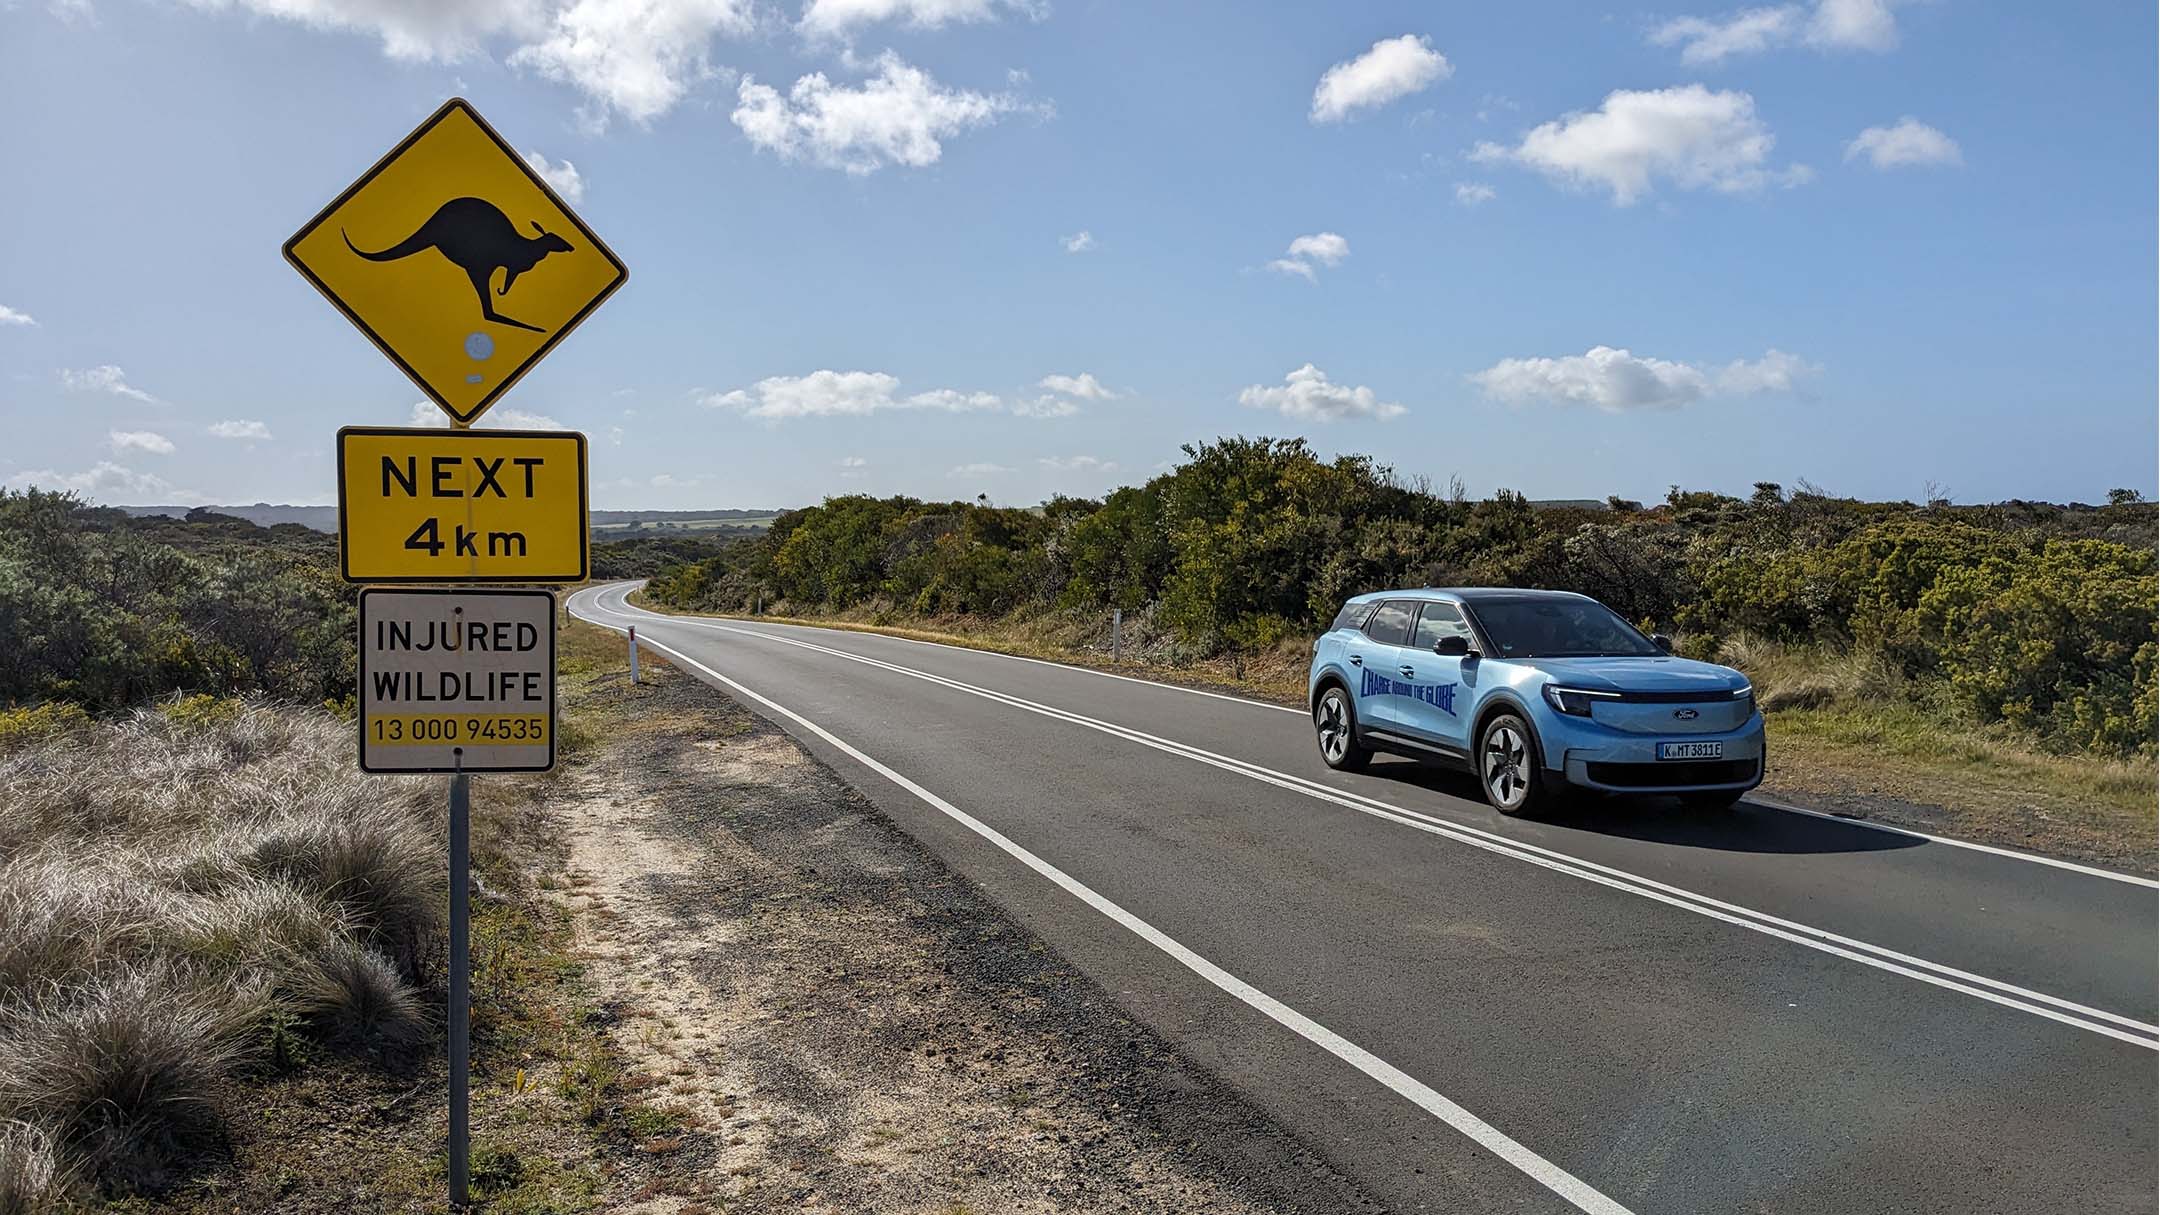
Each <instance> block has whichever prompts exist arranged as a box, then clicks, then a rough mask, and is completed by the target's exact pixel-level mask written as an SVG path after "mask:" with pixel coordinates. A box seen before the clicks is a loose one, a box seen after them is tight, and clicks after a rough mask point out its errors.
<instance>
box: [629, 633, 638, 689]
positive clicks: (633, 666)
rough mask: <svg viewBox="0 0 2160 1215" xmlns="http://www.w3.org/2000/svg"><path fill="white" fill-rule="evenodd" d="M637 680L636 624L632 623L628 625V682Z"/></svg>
mask: <svg viewBox="0 0 2160 1215" xmlns="http://www.w3.org/2000/svg"><path fill="white" fill-rule="evenodd" d="M637 681H638V677H637V626H636V625H634V624H633V625H631V626H630V682H631V683H636V682H637Z"/></svg>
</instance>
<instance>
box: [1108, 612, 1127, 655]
mask: <svg viewBox="0 0 2160 1215" xmlns="http://www.w3.org/2000/svg"><path fill="white" fill-rule="evenodd" d="M1124 632H1125V609H1124V608H1111V609H1110V661H1111V662H1113V663H1114V662H1116V661H1117V660H1118V651H1119V650H1120V649H1121V648H1123V643H1124V640H1125V638H1124Z"/></svg>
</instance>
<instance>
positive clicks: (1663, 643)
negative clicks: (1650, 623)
mask: <svg viewBox="0 0 2160 1215" xmlns="http://www.w3.org/2000/svg"><path fill="white" fill-rule="evenodd" d="M1650 640H1651V641H1654V642H1656V643H1657V648H1659V649H1661V650H1663V651H1665V652H1666V653H1668V654H1670V653H1672V638H1670V637H1667V636H1666V635H1665V634H1663V633H1652V634H1651V635H1650Z"/></svg>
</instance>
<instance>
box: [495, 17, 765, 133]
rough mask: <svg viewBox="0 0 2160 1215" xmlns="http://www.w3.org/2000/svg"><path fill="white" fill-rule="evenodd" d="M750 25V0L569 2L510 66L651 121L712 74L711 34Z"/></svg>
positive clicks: (738, 30) (519, 51)
mask: <svg viewBox="0 0 2160 1215" xmlns="http://www.w3.org/2000/svg"><path fill="white" fill-rule="evenodd" d="M751 24H752V23H751V8H750V4H749V3H748V0H574V2H573V3H571V4H569V5H568V6H566V7H564V8H562V9H561V10H559V11H557V12H556V13H554V15H553V17H552V19H551V21H550V22H549V28H548V30H547V32H546V34H545V35H544V36H542V37H541V38H540V40H539V41H537V42H533V43H530V44H528V45H526V46H522V47H519V48H518V49H517V51H516V52H515V53H513V54H512V55H511V56H510V63H511V65H512V66H514V67H521V68H530V69H532V70H533V71H535V72H538V73H539V74H540V75H542V76H544V77H546V78H547V79H549V80H554V81H557V82H559V83H562V84H569V85H574V86H575V87H577V88H578V89H579V90H581V91H582V92H584V93H585V94H586V95H587V96H589V97H591V98H593V99H594V100H595V101H597V102H599V103H600V104H601V105H602V106H604V107H607V108H608V109H611V110H613V111H615V112H618V113H620V114H623V115H624V116H626V117H628V118H629V119H631V120H632V121H634V122H650V121H651V120H653V119H654V118H657V117H659V116H660V115H662V114H665V113H667V112H668V111H669V110H672V109H674V108H675V106H676V103H678V102H680V101H681V100H682V99H683V96H684V95H685V94H686V93H688V92H689V91H690V87H691V86H692V85H694V84H696V83H697V82H698V81H701V80H705V79H708V78H710V77H711V76H713V75H714V74H715V73H714V70H713V67H712V63H711V61H710V59H709V57H708V53H709V48H710V46H711V43H712V39H713V37H714V36H715V35H718V34H745V33H748V32H749V31H750V29H751Z"/></svg>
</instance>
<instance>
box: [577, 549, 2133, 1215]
mask: <svg viewBox="0 0 2160 1215" xmlns="http://www.w3.org/2000/svg"><path fill="white" fill-rule="evenodd" d="M631 585H632V584H627V583H623V584H614V585H611V586H607V587H600V588H594V589H591V590H587V591H582V592H579V593H578V594H577V595H576V596H574V597H573V598H572V601H571V605H570V607H571V611H572V612H573V614H575V615H578V616H580V617H582V618H584V619H588V620H592V621H594V622H596V623H599V624H603V625H606V626H608V627H611V628H615V629H618V630H620V629H622V628H624V627H626V626H629V625H632V624H635V625H636V627H637V629H638V635H639V638H640V640H641V641H643V642H648V643H651V645H652V646H653V647H654V648H657V649H659V650H660V651H661V652H662V653H664V654H667V655H668V656H670V657H672V658H674V659H675V660H676V661H678V663H679V664H680V665H684V666H685V667H686V668H687V669H689V670H691V671H692V673H694V674H697V675H699V677H701V678H705V679H707V680H708V681H709V682H714V683H716V684H717V685H719V686H722V687H723V688H724V689H725V690H727V691H729V692H730V693H731V694H734V695H736V696H737V697H738V699H744V700H745V701H746V703H748V704H749V705H750V707H751V708H752V710H753V711H756V712H759V713H761V714H763V715H766V716H768V717H771V718H773V720H775V721H776V722H777V723H778V724H779V725H780V726H782V728H784V729H787V730H788V731H789V732H790V733H791V734H794V735H795V736H796V737H797V738H799V739H801V740H802V741H803V742H804V743H805V744H806V745H808V746H809V747H810V748H811V749H812V750H813V751H814V752H816V753H817V754H818V755H819V756H820V757H821V758H823V759H825V760H826V761H827V762H829V763H831V764H832V765H833V766H834V768H835V769H836V770H838V771H839V772H841V773H842V774H843V775H845V776H846V777H847V778H848V779H849V780H851V781H852V782H853V783H854V784H855V785H856V786H857V787H858V788H860V789H861V790H862V791H863V792H864V793H865V794H866V795H867V796H868V797H869V798H870V799H871V800H872V801H873V802H874V803H876V804H877V805H878V806H879V808H880V809H881V810H883V811H884V812H885V813H886V814H887V815H888V816H889V817H890V818H891V819H892V820H893V821H894V822H895V823H896V824H898V825H899V826H900V827H902V828H903V829H904V830H906V831H908V832H909V833H910V834H912V835H914V836H915V837H916V838H917V839H918V840H919V841H921V842H922V843H923V844H925V845H926V846H928V847H929V848H931V849H932V850H933V851H934V852H936V853H937V854H938V855H939V856H940V857H941V858H943V859H944V860H945V861H946V862H947V863H948V864H950V865H951V866H953V867H954V868H955V869H956V870H958V871H959V872H961V873H963V874H964V875H966V876H967V877H968V878H969V879H971V880H972V881H974V882H975V883H977V884H978V885H979V886H981V887H982V888H983V889H984V890H985V891H986V892H987V893H988V894H989V895H990V896H991V897H992V898H993V899H995V900H996V901H997V902H998V903H999V904H1001V905H1002V906H1003V907H1005V908H1006V909H1007V910H1008V911H1009V912H1010V913H1011V914H1012V915H1013V916H1014V917H1015V918H1016V919H1018V920H1020V921H1021V922H1022V923H1024V924H1025V925H1026V926H1027V927H1028V928H1029V929H1030V930H1031V931H1033V932H1035V933H1036V934H1037V935H1038V936H1040V937H1041V938H1042V939H1044V940H1045V941H1046V942H1048V943H1049V944H1050V945H1051V946H1053V947H1054V948H1056V949H1058V950H1059V951H1060V952H1061V953H1062V954H1063V955H1064V956H1065V957H1067V958H1068V959H1069V960H1071V961H1072V962H1073V963H1074V964H1075V965H1077V966H1078V967H1079V968H1080V969H1081V970H1082V971H1083V972H1084V973H1086V974H1087V975H1088V976H1089V977H1091V978H1092V979H1094V980H1095V981H1096V982H1097V983H1099V984H1101V985H1102V987H1103V988H1104V989H1105V990H1106V991H1108V992H1109V993H1110V994H1111V995H1112V996H1113V997H1114V998H1116V999H1117V1000H1118V1001H1119V1002H1120V1003H1121V1004H1123V1005H1124V1007H1125V1008H1126V1009H1127V1010H1128V1011H1130V1012H1131V1013H1132V1014H1133V1015H1135V1016H1137V1017H1139V1018H1141V1019H1143V1020H1144V1021H1146V1022H1147V1023H1148V1024H1149V1025H1151V1026H1152V1027H1153V1028H1154V1029H1155V1030H1156V1031H1158V1032H1159V1033H1161V1034H1162V1035H1163V1036H1164V1037H1165V1038H1166V1039H1167V1040H1168V1041H1170V1042H1171V1043H1173V1044H1174V1045H1175V1046H1176V1047H1177V1048H1178V1049H1180V1050H1181V1051H1183V1052H1184V1053H1185V1054H1186V1055H1187V1057H1189V1058H1190V1059H1192V1060H1194V1061H1195V1062H1198V1063H1199V1064H1201V1065H1202V1066H1203V1067H1205V1068H1206V1069H1208V1070H1209V1071H1210V1072H1211V1073H1213V1074H1214V1075H1216V1076H1217V1077H1219V1078H1220V1079H1222V1080H1223V1081H1224V1082H1225V1083H1227V1084H1229V1085H1231V1086H1232V1087H1234V1088H1235V1089H1236V1090H1238V1091H1239V1092H1240V1093H1242V1094H1244V1095H1245V1096H1246V1097H1247V1098H1249V1099H1250V1100H1252V1101H1253V1102H1254V1103H1256V1104H1257V1105H1259V1106H1260V1107H1261V1108H1262V1109H1264V1110H1266V1111H1267V1112H1269V1113H1270V1114H1272V1115H1273V1116H1274V1117H1275V1118H1276V1119H1278V1120H1279V1122H1280V1123H1281V1124H1282V1125H1283V1126H1284V1127H1285V1128H1286V1129H1288V1130H1289V1131H1290V1132H1291V1133H1293V1134H1295V1135H1297V1136H1298V1137H1300V1138H1301V1139H1303V1140H1304V1141H1305V1142H1306V1143H1308V1144H1310V1145H1311V1146H1312V1147H1313V1148H1314V1149H1315V1150H1316V1151H1318V1152H1319V1153H1321V1154H1322V1155H1324V1156H1325V1157H1326V1158H1327V1159H1328V1160H1329V1162H1330V1163H1331V1164H1333V1165H1334V1166H1335V1167H1336V1168H1338V1169H1340V1170H1341V1171H1342V1172H1343V1173H1345V1174H1347V1175H1348V1176H1349V1177H1351V1178H1354V1179H1355V1180H1356V1181H1357V1182H1358V1183H1359V1184H1361V1185H1362V1186H1364V1187H1365V1188H1366V1189H1367V1190H1368V1191H1369V1192H1370V1193H1372V1194H1373V1195H1375V1196H1376V1197H1378V1198H1379V1199H1381V1200H1382V1201H1384V1202H1386V1203H1387V1204H1388V1205H1389V1206H1390V1208H1391V1209H1394V1210H1399V1211H1419V1210H1427V1211H1435V1212H1442V1211H1445V1212H1484V1211H1515V1212H1519V1211H1568V1210H1596V1211H1607V1212H1623V1211H1632V1212H1637V1213H1640V1215H1648V1213H1650V1212H1693V1211H1702V1212H1724V1211H1791V1212H1936V1211H1940V1212H1958V1213H1960V1215H1964V1213H1972V1212H2020V1213H2023V1212H2038V1211H2079V1212H2087V1211H2090V1212H2112V1211H2125V1212H2128V1211H2136V1212H2151V1211H2152V1210H2154V1209H2155V1205H2156V1195H2155V1174H2156V1168H2160V1155H2156V1135H2155V1108H2156V1101H2160V1085H2156V1071H2160V1031H2156V1030H2155V1028H2154V1024H2153V1023H2154V1022H2155V1020H2156V1019H2160V1018H2156V1007H2155V1005H2156V994H2155V993H2156V985H2160V974H2156V957H2160V938H2156V927H2155V919H2156V914H2155V913H2156V893H2155V891H2156V888H2155V886H2154V885H2153V884H2152V883H2151V882H2149V881H2146V880H2143V879H2136V880H2129V881H2125V880H2117V879H2114V878H2110V877H2107V876H2103V875H2100V874H2098V873H2095V872H2087V871H2082V870H2079V869H2077V868H2073V867H2061V866H2055V865H2048V864H2043V863H2039V862H2037V861H2033V860H2029V859H2024V858H2019V857H2015V856H2007V855H2001V854H1998V853H1995V852H1991V851H1986V850H1980V849H1974V848H1966V847H1958V846H1955V845H1952V844H1949V843H1945V842H1935V841H1929V840H1925V839H1920V838H1916V837H1913V836H1908V835H1901V834H1896V833H1891V832H1885V831H1879V830H1875V829H1871V828H1868V827H1864V826H1860V825H1856V824H1849V823H1842V822H1837V821H1832V820H1826V819H1820V818H1814V817H1809V816H1804V815H1799V814H1793V813H1788V812H1785V811H1781V810H1776V809H1772V808H1768V807H1763V806H1757V805H1748V806H1744V807H1743V808H1741V809H1740V810H1739V811H1738V812H1737V813H1735V814H1733V815H1732V816H1730V817H1725V818H1718V817H1704V816H1701V815H1697V814H1690V813H1687V812H1685V811H1682V810H1680V809H1678V808H1677V807H1670V806H1665V805H1658V804H1648V805H1629V804H1627V803H1615V804H1611V805H1598V806H1592V807H1590V808H1588V809H1585V810H1583V811H1580V812H1578V813H1576V814H1574V815H1571V816H1567V817H1564V818H1562V819H1559V820H1557V821H1552V822H1543V823H1538V822H1518V821H1513V820H1506V819H1502V818H1499V817H1498V816H1496V815H1494V814H1493V813H1492V812H1491V811H1490V810H1488V809H1487V808H1486V807H1485V806H1484V804H1483V803H1482V802H1480V801H1478V800H1476V789H1475V787H1474V785H1472V783H1471V782H1470V781H1469V780H1468V779H1467V778H1462V777H1456V776H1454V775H1451V774H1448V773H1444V772H1439V771H1434V770H1428V769H1422V768H1419V767H1417V766H1415V765H1413V764H1410V763H1408V762H1391V761H1389V760H1386V759H1382V760H1379V761H1376V762H1375V764H1374V766H1373V769H1372V771H1370V772H1369V773H1366V774H1363V775H1358V776H1348V775H1343V774H1338V773H1332V772H1329V771H1328V770H1327V769H1326V768H1325V766H1324V765H1322V764H1321V762H1320V758H1319V755H1318V753H1317V750H1316V748H1315V747H1314V744H1313V739H1312V730H1311V726H1310V724H1309V723H1308V722H1307V721H1306V719H1305V718H1304V717H1303V716H1302V715H1301V714H1298V713H1294V712H1287V711H1283V710H1280V709H1278V708H1275V707H1271V706H1266V705H1260V704H1256V703H1253V702H1247V701H1240V700H1236V699H1232V698H1225V697H1218V696H1209V695H1203V694H1199V693H1195V692H1192V691H1188V690H1184V689H1178V688H1172V687H1167V686H1164V685H1159V684H1152V683H1147V682H1144V681H1138V680H1128V679H1118V678H1111V677H1107V676H1104V675H1101V674H1098V673H1094V672H1089V671H1084V670H1078V669H1074V668H1068V667H1062V666H1058V665H1055V664H1048V663H1038V662H1029V661H1023V660H1017V659H1012V658H1007V657H1004V656H1000V655H994V654H985V653H978V652H974V651H968V650H963V649H957V648H953V647H946V646H936V645H929V644H925V643H919V642H911V641H906V640H903V639H899V638H890V637H882V636H876V635H871V634H861V633H851V632H844V631H836V630H825V629H813V628H804V627H800V626H788V625H776V624H769V623H764V622H754V623H753V622H742V621H734V620H719V619H699V618H683V617H668V616H659V615H655V614H652V613H648V612H644V611H642V610H640V609H636V608H630V607H628V606H626V605H625V604H624V602H623V596H624V595H625V594H626V593H627V591H628V590H629V589H630V587H631ZM1772 745H1773V746H1775V738H1774V737H1773V738H1772ZM910 786H912V787H910Z"/></svg>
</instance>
